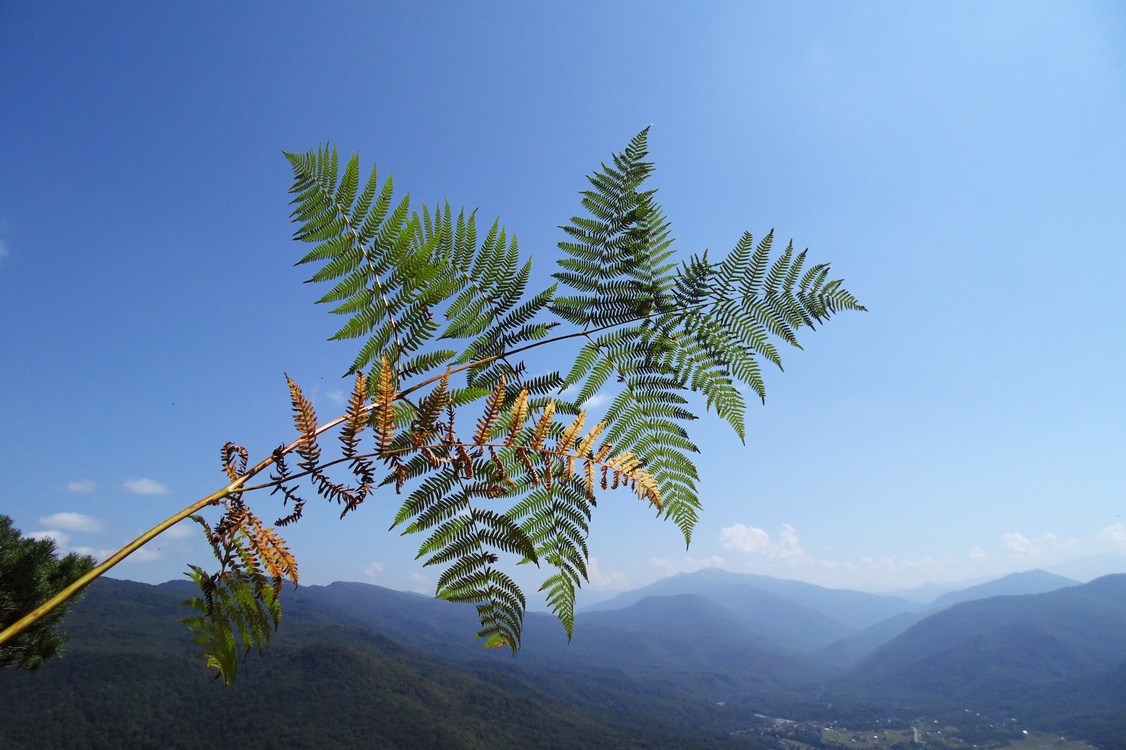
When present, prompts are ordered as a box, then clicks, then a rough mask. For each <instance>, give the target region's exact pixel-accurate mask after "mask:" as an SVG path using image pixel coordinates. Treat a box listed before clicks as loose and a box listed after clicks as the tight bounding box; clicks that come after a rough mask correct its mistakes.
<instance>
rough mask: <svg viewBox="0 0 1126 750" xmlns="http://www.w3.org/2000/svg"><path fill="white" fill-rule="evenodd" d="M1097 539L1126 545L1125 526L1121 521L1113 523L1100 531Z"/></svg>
mask: <svg viewBox="0 0 1126 750" xmlns="http://www.w3.org/2000/svg"><path fill="white" fill-rule="evenodd" d="M1098 538H1099V539H1100V540H1101V541H1105V542H1112V543H1114V544H1126V524H1123V523H1122V522H1121V521H1119V522H1118V523H1113V524H1111V525H1110V526H1107V527H1106V528H1105V529H1103V530H1102V531H1100V532H1099V536H1098Z"/></svg>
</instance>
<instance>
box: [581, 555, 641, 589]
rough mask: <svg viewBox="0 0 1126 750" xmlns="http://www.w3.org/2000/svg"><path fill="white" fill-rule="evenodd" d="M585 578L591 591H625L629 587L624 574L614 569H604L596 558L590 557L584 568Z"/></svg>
mask: <svg viewBox="0 0 1126 750" xmlns="http://www.w3.org/2000/svg"><path fill="white" fill-rule="evenodd" d="M586 572H587V577H588V579H589V580H590V587H591V588H592V589H609V590H611V591H625V590H626V589H628V588H629V587H630V585H629V578H627V577H626V574H625V573H623V572H622V571H620V570H617V569H615V568H604V567H602V564H601V563H600V562H598V558H597V557H591V558H590V560H588V561H587V566H586Z"/></svg>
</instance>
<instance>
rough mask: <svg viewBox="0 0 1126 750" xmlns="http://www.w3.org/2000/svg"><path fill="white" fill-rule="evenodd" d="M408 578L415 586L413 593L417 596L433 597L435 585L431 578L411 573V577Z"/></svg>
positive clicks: (412, 589) (412, 588)
mask: <svg viewBox="0 0 1126 750" xmlns="http://www.w3.org/2000/svg"><path fill="white" fill-rule="evenodd" d="M407 578H409V579H410V582H411V583H412V584H414V585H413V586H412V587H411V589H410V590H411V591H413V592H414V593H416V594H429V595H431V596H433V594H434V583H433V581H431V580H430V579H429V578H427V577H426V576H424V575H422V574H421V573H411V574H410V575H409V576H407Z"/></svg>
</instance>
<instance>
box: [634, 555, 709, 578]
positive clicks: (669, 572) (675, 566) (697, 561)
mask: <svg viewBox="0 0 1126 750" xmlns="http://www.w3.org/2000/svg"><path fill="white" fill-rule="evenodd" d="M649 564H650V565H651V566H652V567H654V568H656V569H657V570H658V571H660V575H661V577H662V578H664V577H667V576H674V575H676V574H677V573H695V572H696V571H697V570H703V569H704V568H726V567H728V564H727V561H726V560H724V559H723V558H722V557H720V556H719V555H711V556H710V557H693V556H692V555H684V556H683V557H681V558H680V559H679V560H668V559H665V558H662V557H650V558H649Z"/></svg>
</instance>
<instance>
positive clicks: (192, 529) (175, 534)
mask: <svg viewBox="0 0 1126 750" xmlns="http://www.w3.org/2000/svg"><path fill="white" fill-rule="evenodd" d="M196 535H199V536H203V533H202V532H201V531H200V527H199V524H196V523H191V522H189V521H181V522H180V523H178V524H176V525H175V526H173V527H172V528H170V529H168V531H166V532H164V533H163V534H161V535H160V536H161V538H162V539H187V538H188V537H192V536H196Z"/></svg>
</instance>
